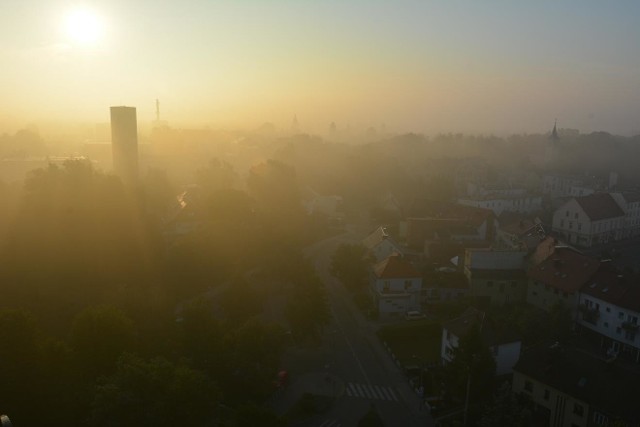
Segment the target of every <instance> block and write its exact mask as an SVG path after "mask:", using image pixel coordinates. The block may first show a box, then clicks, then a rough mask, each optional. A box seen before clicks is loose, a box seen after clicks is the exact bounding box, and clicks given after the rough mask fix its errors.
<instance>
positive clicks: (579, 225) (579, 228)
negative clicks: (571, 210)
mask: <svg viewBox="0 0 640 427" xmlns="http://www.w3.org/2000/svg"><path fill="white" fill-rule="evenodd" d="M580 230H582V223H581V222H579V223H578V231H580Z"/></svg>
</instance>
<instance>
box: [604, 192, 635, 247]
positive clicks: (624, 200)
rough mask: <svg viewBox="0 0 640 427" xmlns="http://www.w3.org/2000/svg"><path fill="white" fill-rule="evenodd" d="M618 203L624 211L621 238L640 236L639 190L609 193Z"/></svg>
mask: <svg viewBox="0 0 640 427" xmlns="http://www.w3.org/2000/svg"><path fill="white" fill-rule="evenodd" d="M611 197H613V198H614V199H615V200H616V202H617V203H618V205H620V207H621V208H622V210H623V211H624V213H625V219H624V227H623V231H622V238H623V239H628V238H632V237H637V236H640V192H638V191H623V192H621V193H611Z"/></svg>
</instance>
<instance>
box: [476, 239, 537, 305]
mask: <svg viewBox="0 0 640 427" xmlns="http://www.w3.org/2000/svg"><path fill="white" fill-rule="evenodd" d="M526 256H527V252H526V251H517V250H493V249H466V250H465V255H464V274H465V276H466V277H467V279H468V280H469V296H471V297H475V298H481V299H485V300H487V301H488V302H490V303H492V304H506V303H510V302H521V301H524V300H525V299H526V295H527V274H526V271H525V257H526Z"/></svg>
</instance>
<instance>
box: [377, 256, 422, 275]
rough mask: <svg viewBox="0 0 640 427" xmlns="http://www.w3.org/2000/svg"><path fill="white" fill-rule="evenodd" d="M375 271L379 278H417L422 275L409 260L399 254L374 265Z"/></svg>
mask: <svg viewBox="0 0 640 427" xmlns="http://www.w3.org/2000/svg"><path fill="white" fill-rule="evenodd" d="M373 272H374V274H375V275H376V276H377V277H378V278H379V279H405V278H417V277H422V275H421V274H420V273H419V272H418V271H417V270H416V269H415V268H413V266H412V265H411V264H409V263H408V262H407V261H405V260H403V259H402V257H400V256H398V255H391V256H390V257H388V258H386V259H384V260H382V261H380V262H379V263H377V264H376V265H374V266H373Z"/></svg>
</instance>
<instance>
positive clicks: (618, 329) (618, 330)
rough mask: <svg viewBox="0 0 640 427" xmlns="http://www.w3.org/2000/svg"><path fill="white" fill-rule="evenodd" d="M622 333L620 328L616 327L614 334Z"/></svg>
mask: <svg viewBox="0 0 640 427" xmlns="http://www.w3.org/2000/svg"><path fill="white" fill-rule="evenodd" d="M621 333H622V328H620V327H618V328H616V334H618V335H620V334H621Z"/></svg>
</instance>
